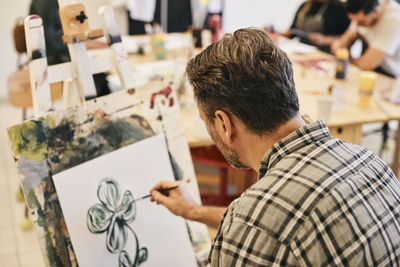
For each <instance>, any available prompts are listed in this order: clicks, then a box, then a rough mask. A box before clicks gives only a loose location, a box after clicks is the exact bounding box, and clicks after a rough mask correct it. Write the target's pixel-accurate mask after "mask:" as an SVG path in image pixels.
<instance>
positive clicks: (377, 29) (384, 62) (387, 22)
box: [332, 0, 400, 77]
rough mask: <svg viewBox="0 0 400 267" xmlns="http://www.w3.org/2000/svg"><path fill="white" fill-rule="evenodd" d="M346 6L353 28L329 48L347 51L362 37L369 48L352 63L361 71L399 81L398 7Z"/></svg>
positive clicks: (363, 1) (364, 1) (368, 2)
mask: <svg viewBox="0 0 400 267" xmlns="http://www.w3.org/2000/svg"><path fill="white" fill-rule="evenodd" d="M346 5H347V12H348V16H349V18H350V19H351V21H352V26H351V27H349V29H348V30H347V31H346V32H345V33H344V34H343V35H342V36H341V37H340V38H339V39H337V40H336V41H335V42H334V43H333V44H332V50H333V51H335V50H337V49H338V48H343V47H350V46H351V45H352V44H353V43H354V41H355V40H356V39H357V38H358V37H362V38H363V40H364V41H365V42H366V44H367V46H368V48H367V49H366V50H365V51H364V52H363V53H362V55H361V56H360V57H359V58H356V59H352V63H353V64H354V65H357V66H358V67H359V68H360V69H362V70H372V71H377V72H380V73H383V74H386V75H388V76H391V77H400V4H399V3H397V2H395V1H394V0H389V1H386V2H383V3H380V2H379V1H378V0H348V1H347V4H346Z"/></svg>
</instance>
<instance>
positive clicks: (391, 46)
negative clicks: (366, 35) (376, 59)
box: [368, 19, 400, 56]
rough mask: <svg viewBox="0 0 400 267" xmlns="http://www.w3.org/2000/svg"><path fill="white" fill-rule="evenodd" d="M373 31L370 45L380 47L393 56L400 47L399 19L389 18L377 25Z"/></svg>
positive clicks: (379, 48)
mask: <svg viewBox="0 0 400 267" xmlns="http://www.w3.org/2000/svg"><path fill="white" fill-rule="evenodd" d="M372 31H373V33H371V36H373V38H370V39H369V40H368V41H369V44H368V45H369V46H370V47H372V48H375V49H378V50H380V51H382V52H384V53H385V54H387V55H389V56H393V55H394V53H395V52H396V50H397V49H398V48H399V47H400V27H399V20H398V19H390V20H389V19H387V20H385V21H384V22H383V23H381V24H380V25H379V26H377V27H375V28H374V29H373V30H372Z"/></svg>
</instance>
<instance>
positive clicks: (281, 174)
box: [210, 121, 400, 267]
mask: <svg viewBox="0 0 400 267" xmlns="http://www.w3.org/2000/svg"><path fill="white" fill-rule="evenodd" d="M210 262H211V266H224V267H225V266H243V265H250V266H254V265H259V266H400V182H399V180H397V178H396V177H395V176H394V174H393V172H392V171H391V170H390V168H389V167H388V166H387V165H386V164H385V163H384V162H383V161H382V160H381V159H379V158H378V157H377V156H376V155H375V154H373V153H372V152H370V151H368V150H366V149H364V148H362V147H359V146H356V145H352V144H348V143H345V142H343V141H341V140H339V139H335V138H332V137H331V136H330V135H329V130H328V128H327V127H326V125H325V124H324V123H323V122H322V121H318V122H314V123H311V124H309V125H307V126H305V127H302V128H300V129H299V130H297V131H295V132H293V133H291V134H290V135H288V136H287V137H285V138H284V139H282V140H281V141H279V142H278V143H276V144H275V145H274V146H273V147H272V148H271V149H270V150H269V151H268V152H267V153H266V154H265V156H264V158H263V160H262V162H261V168H260V173H259V180H258V181H257V183H255V184H254V185H253V186H251V187H250V188H249V189H248V190H246V191H245V192H244V193H243V194H242V195H241V196H240V198H238V199H236V200H235V201H234V202H232V204H231V205H230V206H229V207H228V209H227V212H226V213H225V215H224V219H223V220H222V222H221V225H220V227H219V230H218V233H217V236H216V238H215V240H214V244H213V246H212V250H211V253H210Z"/></svg>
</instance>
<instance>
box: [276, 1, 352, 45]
mask: <svg viewBox="0 0 400 267" xmlns="http://www.w3.org/2000/svg"><path fill="white" fill-rule="evenodd" d="M349 25H350V20H349V19H348V17H347V14H346V9H345V6H344V4H343V3H342V2H341V1H339V0H308V1H306V2H304V3H303V4H302V5H301V6H300V7H299V9H298V10H297V12H296V15H295V17H294V20H293V23H292V25H291V26H290V29H289V30H288V31H286V32H284V33H283V35H284V36H286V37H296V36H297V37H299V38H300V41H302V42H304V43H307V44H312V45H315V46H317V47H318V48H320V49H322V50H324V51H327V52H328V51H329V48H330V46H331V44H332V43H333V42H334V41H335V40H336V39H337V38H339V37H340V35H342V34H343V33H344V32H345V31H346V29H347V27H348V26H349Z"/></svg>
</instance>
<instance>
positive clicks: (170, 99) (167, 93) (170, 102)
mask: <svg viewBox="0 0 400 267" xmlns="http://www.w3.org/2000/svg"><path fill="white" fill-rule="evenodd" d="M171 85H172V83H170V84H169V85H168V86H166V87H165V88H164V89H162V90H160V91H158V92H156V93H153V94H151V97H150V108H151V109H153V108H154V105H155V100H156V97H157V96H164V97H165V99H167V101H168V106H169V107H172V106H173V105H174V99H173V97H172V96H171V93H172V88H171ZM165 99H162V100H161V104H162V105H163V106H165V105H166V104H167V102H166V101H165Z"/></svg>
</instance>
